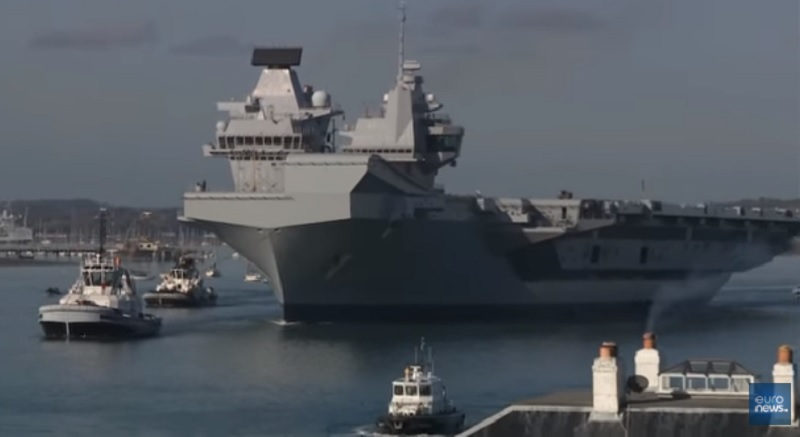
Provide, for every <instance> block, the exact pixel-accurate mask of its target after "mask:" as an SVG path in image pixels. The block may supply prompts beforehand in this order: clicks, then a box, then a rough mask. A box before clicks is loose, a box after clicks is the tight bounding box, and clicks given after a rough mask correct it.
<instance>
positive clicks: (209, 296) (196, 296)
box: [143, 256, 217, 307]
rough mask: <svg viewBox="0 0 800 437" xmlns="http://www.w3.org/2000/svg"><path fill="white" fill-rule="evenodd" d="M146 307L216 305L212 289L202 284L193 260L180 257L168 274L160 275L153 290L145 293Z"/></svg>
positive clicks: (188, 257)
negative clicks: (159, 280) (158, 281)
mask: <svg viewBox="0 0 800 437" xmlns="http://www.w3.org/2000/svg"><path fill="white" fill-rule="evenodd" d="M143 298H144V302H145V303H146V304H147V306H148V307H198V306H209V305H214V304H216V303H217V295H216V293H214V289H213V288H212V287H206V286H205V284H203V278H202V277H200V272H199V271H198V270H197V266H196V264H195V260H194V258H193V257H190V256H182V257H180V258H179V259H178V261H177V262H176V263H175V265H174V266H173V267H172V269H170V271H169V272H168V273H164V274H162V275H161V282H160V283H159V284H158V285H157V286H156V288H155V290H153V291H151V292H149V293H145V295H144V297H143Z"/></svg>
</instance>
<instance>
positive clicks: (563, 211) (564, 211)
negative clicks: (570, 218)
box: [561, 206, 567, 220]
mask: <svg viewBox="0 0 800 437" xmlns="http://www.w3.org/2000/svg"><path fill="white" fill-rule="evenodd" d="M566 219H567V207H566V206H562V207H561V220H566Z"/></svg>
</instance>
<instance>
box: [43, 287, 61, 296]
mask: <svg viewBox="0 0 800 437" xmlns="http://www.w3.org/2000/svg"><path fill="white" fill-rule="evenodd" d="M44 292H45V293H47V294H48V295H50V296H61V295H62V294H63V293H61V289H60V288H58V287H47V290H45V291H44Z"/></svg>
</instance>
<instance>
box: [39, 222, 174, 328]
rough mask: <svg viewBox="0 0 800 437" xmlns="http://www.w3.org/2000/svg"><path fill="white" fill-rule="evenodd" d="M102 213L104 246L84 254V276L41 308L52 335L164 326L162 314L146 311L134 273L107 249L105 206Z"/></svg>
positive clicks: (44, 324)
mask: <svg viewBox="0 0 800 437" xmlns="http://www.w3.org/2000/svg"><path fill="white" fill-rule="evenodd" d="M100 217H101V225H100V235H101V237H100V249H99V250H98V251H97V252H96V253H90V254H88V255H86V256H85V257H84V259H83V260H82V262H81V266H80V276H79V277H78V279H77V280H76V281H75V283H74V284H73V285H72V287H70V289H69V292H68V293H67V294H66V295H65V296H64V297H62V298H61V299H60V300H59V302H58V304H56V305H44V306H42V307H40V308H39V325H41V327H42V329H43V330H44V334H45V336H46V337H48V338H86V339H93V338H134V337H149V336H153V335H156V334H158V333H159V331H160V330H161V318H159V317H156V316H153V315H150V314H145V313H144V312H143V311H142V306H143V305H142V301H141V298H140V297H139V295H138V294H137V293H136V283H135V282H134V281H133V280H132V278H131V275H130V273H129V272H128V271H127V270H126V269H124V268H122V266H121V263H120V259H119V258H118V257H114V258H113V259H112V257H111V255H110V254H109V253H107V252H106V251H105V250H104V248H103V243H104V240H105V210H101V216H100Z"/></svg>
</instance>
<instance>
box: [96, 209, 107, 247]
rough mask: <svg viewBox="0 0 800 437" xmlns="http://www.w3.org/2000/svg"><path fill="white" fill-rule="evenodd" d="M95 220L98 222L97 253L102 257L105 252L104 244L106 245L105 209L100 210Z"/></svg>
mask: <svg viewBox="0 0 800 437" xmlns="http://www.w3.org/2000/svg"><path fill="white" fill-rule="evenodd" d="M97 218H98V219H99V220H100V248H99V249H98V252H99V253H100V255H103V254H104V253H105V252H106V249H105V244H106V218H107V215H106V209H105V208H100V212H99V213H98V215H97Z"/></svg>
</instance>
